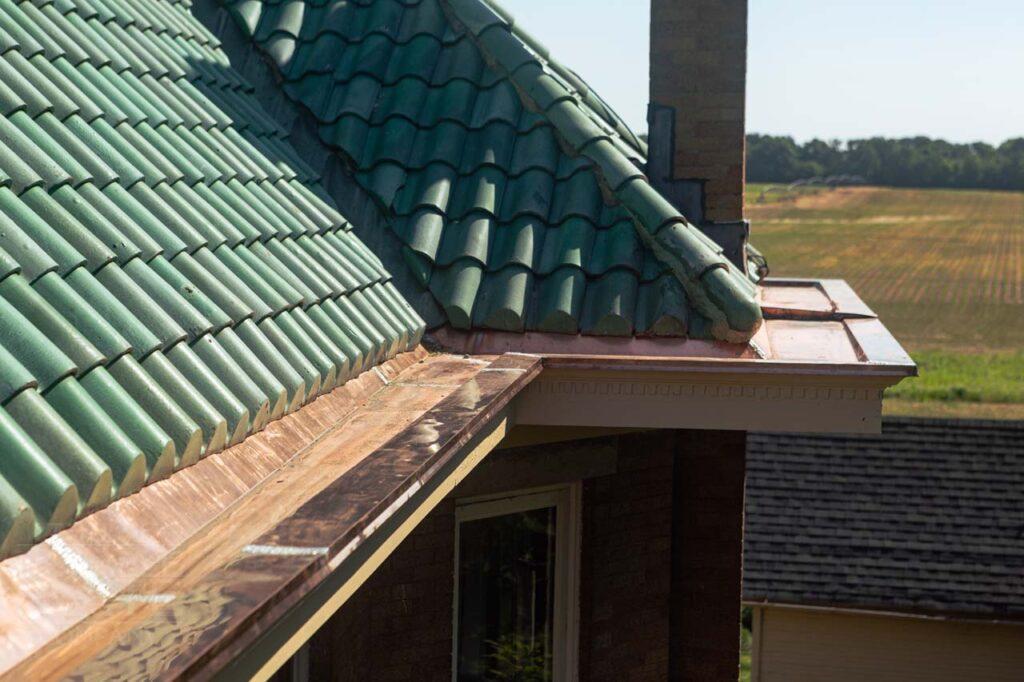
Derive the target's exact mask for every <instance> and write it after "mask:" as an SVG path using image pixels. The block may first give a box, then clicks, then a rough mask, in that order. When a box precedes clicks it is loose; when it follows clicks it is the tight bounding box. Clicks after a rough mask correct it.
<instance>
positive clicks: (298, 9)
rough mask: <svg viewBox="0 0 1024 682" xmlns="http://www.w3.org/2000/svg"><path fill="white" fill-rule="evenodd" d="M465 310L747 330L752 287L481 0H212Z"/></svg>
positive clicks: (706, 334) (449, 312)
mask: <svg viewBox="0 0 1024 682" xmlns="http://www.w3.org/2000/svg"><path fill="white" fill-rule="evenodd" d="M221 2H222V3H223V4H224V5H225V6H226V7H227V8H228V9H229V11H230V12H231V14H232V15H233V16H234V17H235V19H236V20H237V23H238V25H239V26H240V27H241V28H242V30H243V32H244V33H245V34H246V35H247V36H248V38H249V39H251V41H252V42H253V43H254V44H256V45H257V46H258V48H259V49H260V50H262V51H263V52H264V54H265V56H266V57H268V58H269V60H270V61H271V62H272V63H273V64H274V66H275V68H276V70H277V72H278V75H279V78H280V82H281V87H282V88H283V90H284V92H285V93H286V95H287V96H288V97H289V98H290V99H291V100H292V101H294V102H295V103H297V104H298V105H299V106H300V107H301V108H303V109H305V110H306V111H308V112H309V113H310V114H311V115H312V116H313V117H314V119H315V121H316V124H317V129H318V136H319V138H320V141H321V143H322V144H323V145H325V146H327V147H329V148H331V149H333V150H336V152H337V153H338V154H340V155H341V156H342V157H343V158H344V159H345V161H346V163H347V164H348V166H349V168H350V170H351V172H352V174H353V175H354V177H355V178H356V180H357V182H358V183H359V184H360V185H361V186H362V187H363V188H364V189H365V190H367V191H368V192H369V193H371V195H372V196H373V197H374V198H375V199H376V201H377V203H378V204H379V205H380V206H381V207H382V209H383V211H384V213H385V215H386V219H387V220H386V222H387V224H388V225H389V228H388V229H390V230H392V231H393V232H394V234H395V235H396V236H397V237H398V239H399V240H400V244H401V249H402V256H403V258H404V260H405V262H406V263H407V265H408V267H409V268H410V269H411V271H412V273H413V274H414V279H415V280H416V281H418V283H419V285H420V286H421V287H423V288H424V289H426V290H428V291H429V292H430V293H431V294H432V296H433V298H434V299H435V300H436V302H437V303H438V304H439V306H440V308H441V309H442V310H443V311H444V314H443V317H442V319H440V320H430V322H431V324H441V323H444V322H447V323H449V324H450V325H452V326H453V327H456V328H460V329H471V328H485V329H497V330H505V331H523V330H537V331H546V332H562V333H567V334H576V333H583V334H600V335H620V336H629V335H633V334H636V335H669V336H690V337H700V338H711V339H721V340H727V341H737V342H742V341H746V340H748V339H749V338H750V337H751V336H752V335H753V333H754V332H755V331H756V329H757V328H758V326H759V325H760V322H761V313H760V309H759V307H758V305H757V301H756V289H755V286H754V285H753V284H752V283H751V281H750V280H749V279H748V278H747V277H746V276H745V274H744V273H743V272H742V271H741V270H740V269H738V268H736V267H734V266H733V265H731V264H730V263H729V262H728V261H727V260H726V258H725V257H723V255H722V252H721V249H720V248H718V246H717V245H716V244H715V243H714V242H712V241H711V240H709V239H708V238H706V237H705V236H704V235H703V234H702V233H701V232H700V231H699V230H698V229H696V228H695V227H693V226H692V225H691V224H689V223H688V222H687V220H686V219H685V218H684V217H683V216H682V215H681V214H680V213H679V212H678V211H677V210H676V209H675V208H674V207H673V206H672V205H671V204H670V203H669V202H668V201H667V200H665V199H664V198H663V197H662V196H661V195H660V194H659V193H658V192H657V191H655V190H654V188H653V187H652V186H651V184H650V183H649V182H648V180H647V178H646V177H645V176H644V175H643V173H642V172H641V170H640V169H641V168H642V167H643V165H644V158H645V156H646V150H645V148H644V145H643V143H642V142H641V141H640V140H638V139H637V137H636V136H635V135H633V133H631V132H630V131H629V129H628V128H627V127H626V126H625V125H624V124H623V123H622V121H621V119H620V118H619V117H618V116H616V115H615V114H614V113H613V112H612V111H611V109H610V108H609V107H608V106H607V105H605V103H604V102H603V101H602V100H601V99H600V98H599V97H598V96H597V95H596V94H595V93H594V92H592V91H591V90H590V88H588V87H587V85H586V84H585V83H584V82H583V81H582V80H581V79H580V78H579V77H578V76H576V75H575V74H574V73H573V72H572V71H570V70H568V69H566V68H564V67H562V66H560V65H559V64H558V63H557V62H555V61H554V60H553V59H552V58H551V56H550V55H549V54H548V53H547V51H546V50H545V49H544V48H543V47H541V46H540V45H538V44H537V42H536V41H534V40H533V39H531V38H530V37H529V36H528V35H527V34H526V33H525V32H523V31H522V30H520V29H519V28H518V27H516V26H514V24H513V21H512V19H511V18H510V17H509V16H508V15H507V14H506V13H504V12H503V11H502V10H501V9H499V8H497V7H496V6H495V5H493V4H491V3H488V2H484V1H483V0H401V1H399V0H376V1H373V0H221Z"/></svg>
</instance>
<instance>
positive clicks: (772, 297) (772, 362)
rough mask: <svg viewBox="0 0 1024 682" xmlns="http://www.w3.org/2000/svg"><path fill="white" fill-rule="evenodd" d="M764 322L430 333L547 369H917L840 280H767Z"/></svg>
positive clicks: (465, 348)
mask: <svg viewBox="0 0 1024 682" xmlns="http://www.w3.org/2000/svg"><path fill="white" fill-rule="evenodd" d="M760 302H761V306H762V312H763V314H764V317H765V323H764V324H763V325H762V326H761V328H760V330H758V332H757V334H755V335H754V337H753V338H752V339H751V340H750V342H748V343H741V344H733V343H725V342H721V341H706V340H702V339H678V338H668V337H597V336H568V335H562V334H546V333H525V334H513V333H508V332H491V331H476V332H463V331H458V330H454V329H451V328H449V327H445V328H442V329H439V330H435V331H434V332H432V336H433V338H434V339H435V340H436V341H437V342H438V343H439V344H440V345H441V346H442V347H443V348H446V349H448V350H450V351H452V352H459V353H508V352H522V353H535V354H538V355H541V356H543V358H544V366H545V368H551V369H553V368H573V369H608V370H616V371H634V372H635V371H653V370H657V371H674V370H676V371H687V372H714V373H724V372H738V373H744V374H748V373H749V374H765V373H768V374H802V375H815V374H821V375H831V376H848V377H860V376H877V377H892V378H896V379H899V378H903V377H907V376H913V375H915V374H916V373H917V368H916V366H915V365H914V362H913V360H912V359H911V358H910V356H909V355H908V354H907V353H906V351H904V350H903V348H902V347H901V346H900V345H899V343H898V342H897V341H896V340H895V339H894V338H893V337H892V335H891V334H889V332H888V330H886V328H885V326H884V325H883V324H882V323H881V321H879V319H878V317H877V316H876V315H875V314H874V312H872V311H871V309H870V308H869V307H868V306H867V305H866V304H865V303H864V302H863V301H861V300H860V298H858V297H857V295H856V294H855V293H854V292H853V290H852V289H851V288H850V287H849V286H848V285H847V284H846V283H845V282H843V281H841V280H797V279H786V280H781V279H769V280H766V282H765V283H764V284H763V286H762V287H761V290H760Z"/></svg>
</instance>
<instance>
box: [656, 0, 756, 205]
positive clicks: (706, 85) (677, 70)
mask: <svg viewBox="0 0 1024 682" xmlns="http://www.w3.org/2000/svg"><path fill="white" fill-rule="evenodd" d="M746 70H747V0H651V92H650V102H651V105H652V119H653V116H654V114H653V112H654V110H655V109H662V108H669V109H671V110H673V111H674V114H675V115H674V126H672V128H673V130H672V133H671V134H669V135H667V136H666V135H664V134H661V139H655V138H656V136H658V135H659V131H658V130H657V128H656V127H655V125H654V124H653V121H652V127H651V145H652V156H653V154H654V151H653V148H654V147H656V146H658V145H670V146H671V168H672V170H671V178H670V179H671V180H676V181H679V180H685V181H696V182H699V183H701V185H702V186H703V197H702V199H703V201H702V209H703V215H702V216H700V217H698V218H694V217H691V216H687V217H690V218H691V220H695V221H698V222H700V221H701V220H703V221H706V222H711V223H735V222H738V221H742V220H743V183H744V158H745V137H744V115H745V94H746ZM668 151H669V150H667V149H666V150H665V152H666V153H667V152H668ZM666 155H667V154H666ZM680 208H682V207H680Z"/></svg>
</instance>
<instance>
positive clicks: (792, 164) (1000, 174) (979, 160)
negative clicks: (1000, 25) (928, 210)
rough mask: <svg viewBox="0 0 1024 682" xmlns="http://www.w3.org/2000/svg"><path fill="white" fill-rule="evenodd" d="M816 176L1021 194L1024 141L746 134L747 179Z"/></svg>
mask: <svg viewBox="0 0 1024 682" xmlns="http://www.w3.org/2000/svg"><path fill="white" fill-rule="evenodd" d="M820 176H832V177H834V176H859V177H862V178H864V180H865V181H867V182H869V183H872V184H877V185H890V186H895V187H963V188H988V189H1014V190H1024V138H1015V139H1011V140H1007V141H1006V142H1003V143H1002V144H1001V145H999V146H998V147H993V146H992V145H989V144H985V143H982V142H975V143H971V144H953V143H950V142H946V141H945V140H934V139H931V138H928V137H907V138H899V139H891V138H883V137H872V138H865V139H858V140H849V141H847V142H845V143H844V142H840V141H839V140H827V141H825V140H818V139H814V140H811V141H809V142H805V143H804V144H797V143H796V142H795V141H794V140H793V138H792V137H786V136H779V135H759V134H756V133H752V134H750V135H748V136H747V180H749V181H750V182H793V181H794V180H801V179H807V178H813V177H820Z"/></svg>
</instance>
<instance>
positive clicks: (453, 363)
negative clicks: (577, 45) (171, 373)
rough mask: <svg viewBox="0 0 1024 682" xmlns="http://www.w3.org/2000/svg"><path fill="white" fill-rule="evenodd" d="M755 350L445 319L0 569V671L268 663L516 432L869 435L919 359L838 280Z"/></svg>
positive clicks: (144, 671) (201, 669)
mask: <svg viewBox="0 0 1024 682" xmlns="http://www.w3.org/2000/svg"><path fill="white" fill-rule="evenodd" d="M760 300H761V305H762V309H763V311H764V314H765V319H766V321H765V323H764V325H763V326H762V328H761V330H760V331H759V332H758V335H757V336H756V337H755V338H754V339H753V340H752V341H751V342H750V343H747V344H724V343H718V342H704V341H694V340H688V341H679V340H677V339H635V338H634V339H600V338H593V337H591V338H584V337H564V336H561V337H558V336H552V335H537V334H519V335H513V334H495V333H486V334H475V335H471V334H460V333H456V332H453V331H451V330H440V331H439V332H438V333H437V334H435V337H436V340H438V341H440V342H442V343H443V344H444V345H445V346H447V347H448V350H449V351H455V352H450V353H440V354H433V355H429V356H428V354H427V353H426V352H425V351H424V350H423V349H422V348H421V349H418V350H417V351H416V352H414V353H411V354H406V355H405V356H401V357H400V358H397V359H396V360H393V361H391V362H389V363H387V364H386V365H384V366H382V367H380V368H377V369H375V370H373V371H370V372H367V373H365V374H364V375H362V376H360V377H359V378H358V379H356V380H353V381H351V382H349V384H346V386H345V387H342V388H340V389H337V390H336V391H335V392H334V393H332V394H330V395H327V396H324V397H323V398H321V399H319V400H317V401H315V402H314V403H312V404H311V405H309V406H307V407H306V408H303V409H302V410H300V411H298V412H297V413H295V414H294V415H290V416H288V417H286V418H284V419H282V420H280V421H279V422H275V423H274V424H272V425H271V426H270V427H268V429H267V430H266V431H265V432H264V433H261V434H258V435H257V436H255V437H253V438H250V439H248V440H246V441H245V442H243V443H242V444H240V445H238V446H235V447H233V448H230V449H228V450H226V451H224V452H222V453H219V454H217V455H213V456H211V457H209V458H207V459H205V460H203V461H201V462H199V463H198V464H196V465H194V466H193V467H190V468H189V469H186V470H184V471H181V472H179V473H177V474H175V475H174V476H171V477H170V478H169V479H167V480H165V481H162V482H160V483H157V484H154V485H152V486H149V487H147V488H146V489H144V490H143V491H141V492H140V493H138V494H136V495H133V496H131V497H129V498H126V499H124V500H122V501H120V502H118V503H115V504H114V505H111V506H110V507H108V508H107V509H104V510H102V511H100V512H98V513H96V514H94V515H92V516H90V517H88V518H86V519H83V520H82V521H81V522H79V523H77V524H75V525H74V526H72V527H71V528H70V529H68V530H66V531H64V532H62V533H60V534H58V535H57V536H54V537H53V538H51V539H50V540H48V541H47V542H45V543H43V544H41V545H38V546H37V547H35V548H33V549H32V550H31V551H29V552H28V553H27V554H25V555H22V556H18V557H14V558H13V559H10V560H7V561H4V562H2V563H0V606H2V608H0V675H2V674H7V675H10V676H11V677H13V678H19V679H49V678H53V677H66V676H83V677H96V678H104V679H106V678H118V679H121V678H140V679H152V678H179V677H190V678H192V677H195V678H199V679H209V678H213V677H225V678H234V677H247V678H248V677H255V678H266V677H268V676H269V675H270V674H272V673H273V672H274V670H276V668H277V667H278V666H280V665H281V664H282V663H283V662H284V661H285V660H287V658H288V657H289V656H290V655H292V654H293V653H294V652H295V651H296V650H297V649H298V647H299V646H301V644H302V643H303V642H304V641H306V640H307V639H308V638H309V637H310V636H311V635H312V633H313V632H314V631H315V630H316V628H317V627H319V625H321V624H322V623H323V622H325V621H326V619H327V618H328V617H329V616H330V615H332V614H333V613H334V612H336V611H337V610H338V608H340V607H341V605H342V604H343V603H344V602H345V601H346V600H347V599H348V597H349V596H351V595H352V594H353V593H354V592H355V590H357V589H358V588H359V586H361V585H362V584H363V582H364V581H365V580H366V579H367V578H368V577H369V575H371V574H372V572H373V571H374V570H376V568H377V567H378V566H379V565H380V564H381V563H382V562H383V561H384V559H385V558H386V557H387V556H388V555H389V554H390V552H391V551H392V550H393V549H394V548H395V547H396V546H397V545H398V544H399V543H400V542H401V540H402V539H403V538H404V537H405V536H406V535H407V534H408V533H409V532H410V531H411V529H412V528H413V527H415V525H416V524H417V523H419V521H420V520H422V518H423V517H424V516H425V515H426V514H427V513H428V512H429V511H430V510H431V509H433V507H434V506H435V505H436V504H437V503H438V502H439V501H440V500H441V499H442V498H443V497H444V496H445V495H447V494H449V493H450V492H451V491H452V490H453V489H454V488H455V486H456V485H457V484H458V483H459V482H460V481H461V480H462V479H463V478H464V477H465V476H466V475H467V474H468V473H469V472H470V471H471V470H472V469H473V468H474V467H475V466H476V465H477V464H478V463H479V462H480V461H481V460H482V459H483V458H484V457H485V456H486V455H487V454H488V453H489V452H490V451H491V450H492V449H494V448H495V447H497V446H498V445H499V443H501V441H502V440H503V439H505V438H506V436H507V435H508V433H509V431H510V430H511V429H512V428H513V427H514V426H516V425H519V426H569V427H583V428H584V429H588V428H589V429H593V428H595V427H597V428H600V429H605V430H609V431H611V430H613V429H645V428H705V429H737V430H748V429H760V430H772V429H778V430H817V431H820V430H833V431H870V430H877V429H878V425H879V415H880V408H881V394H882V391H883V390H884V388H885V387H887V386H890V385H892V384H894V383H896V382H898V381H899V380H900V379H901V378H903V377H905V376H909V375H911V374H913V373H915V368H914V365H913V362H912V361H911V360H910V358H909V357H908V356H907V355H906V353H905V352H904V351H903V349H902V348H900V347H899V344H897V343H896V342H895V340H893V339H892V337H891V336H890V335H889V334H888V332H887V331H886V330H885V328H884V327H883V326H882V325H881V323H880V322H879V321H878V319H877V318H876V317H875V316H874V314H873V313H872V312H871V311H870V310H869V309H868V308H867V307H866V306H864V305H863V303H861V302H860V301H859V299H857V298H856V296H855V295H854V294H853V293H852V291H850V290H849V287H847V286H846V285H845V284H843V283H841V282H835V281H805V280H785V281H779V280H776V281H770V282H768V283H767V285H766V286H764V287H763V289H762V291H761V299H760Z"/></svg>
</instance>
